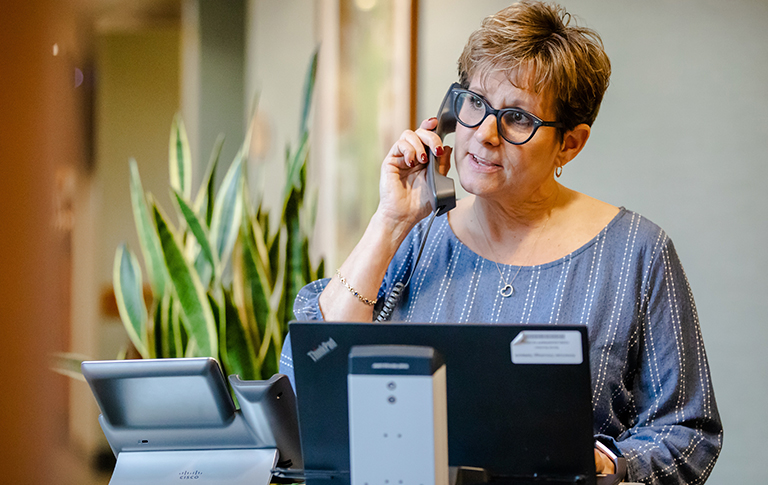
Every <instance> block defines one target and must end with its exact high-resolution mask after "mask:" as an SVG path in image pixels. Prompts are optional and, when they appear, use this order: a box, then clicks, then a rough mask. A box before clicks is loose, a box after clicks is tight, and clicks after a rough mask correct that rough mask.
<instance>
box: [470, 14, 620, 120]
mask: <svg viewBox="0 0 768 485" xmlns="http://www.w3.org/2000/svg"><path fill="white" fill-rule="evenodd" d="M571 20H572V19H571V15H570V14H569V13H568V12H566V10H565V9H564V8H563V7H561V6H559V5H554V4H546V3H540V2H533V1H522V2H520V3H515V4H513V5H511V6H509V7H507V8H505V9H504V10H502V11H500V12H499V13H497V14H495V15H490V16H488V17H486V18H485V19H484V20H483V24H482V26H481V27H480V28H479V29H478V30H476V31H475V32H474V33H472V35H471V36H470V37H469V41H467V45H466V46H465V47H464V52H463V53H462V54H461V57H460V58H459V80H460V82H461V84H462V86H464V87H469V83H470V80H471V78H472V77H473V76H474V75H475V74H480V75H481V76H485V75H488V74H489V73H491V72H494V71H499V70H501V71H504V72H505V73H506V74H507V77H508V78H509V80H510V82H511V83H512V84H513V85H515V86H518V87H521V88H526V89H532V90H533V91H534V92H536V93H539V92H542V91H547V92H549V93H550V94H551V95H552V96H553V98H554V103H555V106H554V107H555V114H556V116H557V119H556V121H559V122H561V123H563V126H564V129H565V130H566V131H567V130H571V129H573V128H575V127H576V125H579V124H581V123H586V124H587V125H590V126H592V123H593V122H594V121H595V118H596V117H597V112H598V111H599V109H600V102H601V101H602V100H603V94H604V93H605V90H606V89H607V88H608V81H609V79H610V76H611V61H610V60H609V59H608V55H607V54H606V53H605V50H604V49H603V41H602V40H601V39H600V36H599V35H598V34H597V32H595V31H594V30H592V29H588V28H586V27H579V26H577V25H573V26H571V25H569V24H570V23H571ZM521 76H523V78H522V79H521Z"/></svg>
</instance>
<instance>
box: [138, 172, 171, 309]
mask: <svg viewBox="0 0 768 485" xmlns="http://www.w3.org/2000/svg"><path fill="white" fill-rule="evenodd" d="M129 165H130V172H131V175H130V189H131V207H132V209H133V220H134V223H135V224H136V233H137V234H138V236H139V246H140V247H141V253H142V255H143V257H144V265H145V266H146V268H147V279H148V280H149V285H150V286H151V287H152V293H153V294H155V295H162V294H164V293H165V285H166V282H167V281H168V274H167V271H166V268H165V262H164V261H163V250H162V248H161V247H160V239H159V238H158V235H157V231H156V230H155V225H154V224H153V223H152V218H151V216H150V213H149V208H148V206H147V199H146V198H145V196H144V188H143V187H142V185H141V177H140V176H139V168H138V166H137V164H136V160H135V159H133V158H132V159H131V160H130V162H129Z"/></svg>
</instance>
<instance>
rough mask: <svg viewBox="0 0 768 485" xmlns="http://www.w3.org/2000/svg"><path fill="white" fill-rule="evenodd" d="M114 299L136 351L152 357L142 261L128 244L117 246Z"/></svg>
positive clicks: (113, 275)
mask: <svg viewBox="0 0 768 485" xmlns="http://www.w3.org/2000/svg"><path fill="white" fill-rule="evenodd" d="M112 278H113V282H112V284H113V286H114V290H115V299H116V300H117V309H118V312H119V313H120V319H121V320H122V321H123V326H124V327H125V331H126V333H127V334H128V337H129V338H130V339H131V343H133V345H134V347H136V350H138V352H139V354H141V356H142V357H143V358H145V359H149V358H150V352H149V346H148V342H147V307H146V306H145V305H144V294H143V289H142V279H141V267H140V266H139V260H138V259H136V256H134V254H133V253H132V252H131V251H130V250H129V249H128V247H127V246H126V245H125V244H121V245H120V246H118V248H117V251H116V252H115V262H114V268H113V272H112Z"/></svg>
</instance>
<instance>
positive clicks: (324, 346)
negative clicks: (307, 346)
mask: <svg viewBox="0 0 768 485" xmlns="http://www.w3.org/2000/svg"><path fill="white" fill-rule="evenodd" d="M338 346H339V345H338V344H337V343H336V342H335V341H334V340H333V339H332V338H329V339H328V340H327V341H326V342H323V343H321V344H320V345H319V346H318V347H317V348H316V349H315V350H310V351H309V352H307V355H308V356H309V358H310V359H312V360H313V361H314V362H317V361H318V360H320V359H322V358H323V357H325V356H326V354H327V353H328V352H330V351H331V350H333V349H335V348H336V347H338Z"/></svg>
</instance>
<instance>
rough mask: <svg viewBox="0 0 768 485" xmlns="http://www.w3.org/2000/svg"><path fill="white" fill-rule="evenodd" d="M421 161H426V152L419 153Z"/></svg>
mask: <svg viewBox="0 0 768 485" xmlns="http://www.w3.org/2000/svg"><path fill="white" fill-rule="evenodd" d="M421 161H422V162H426V161H427V154H426V153H422V154H421Z"/></svg>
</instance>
